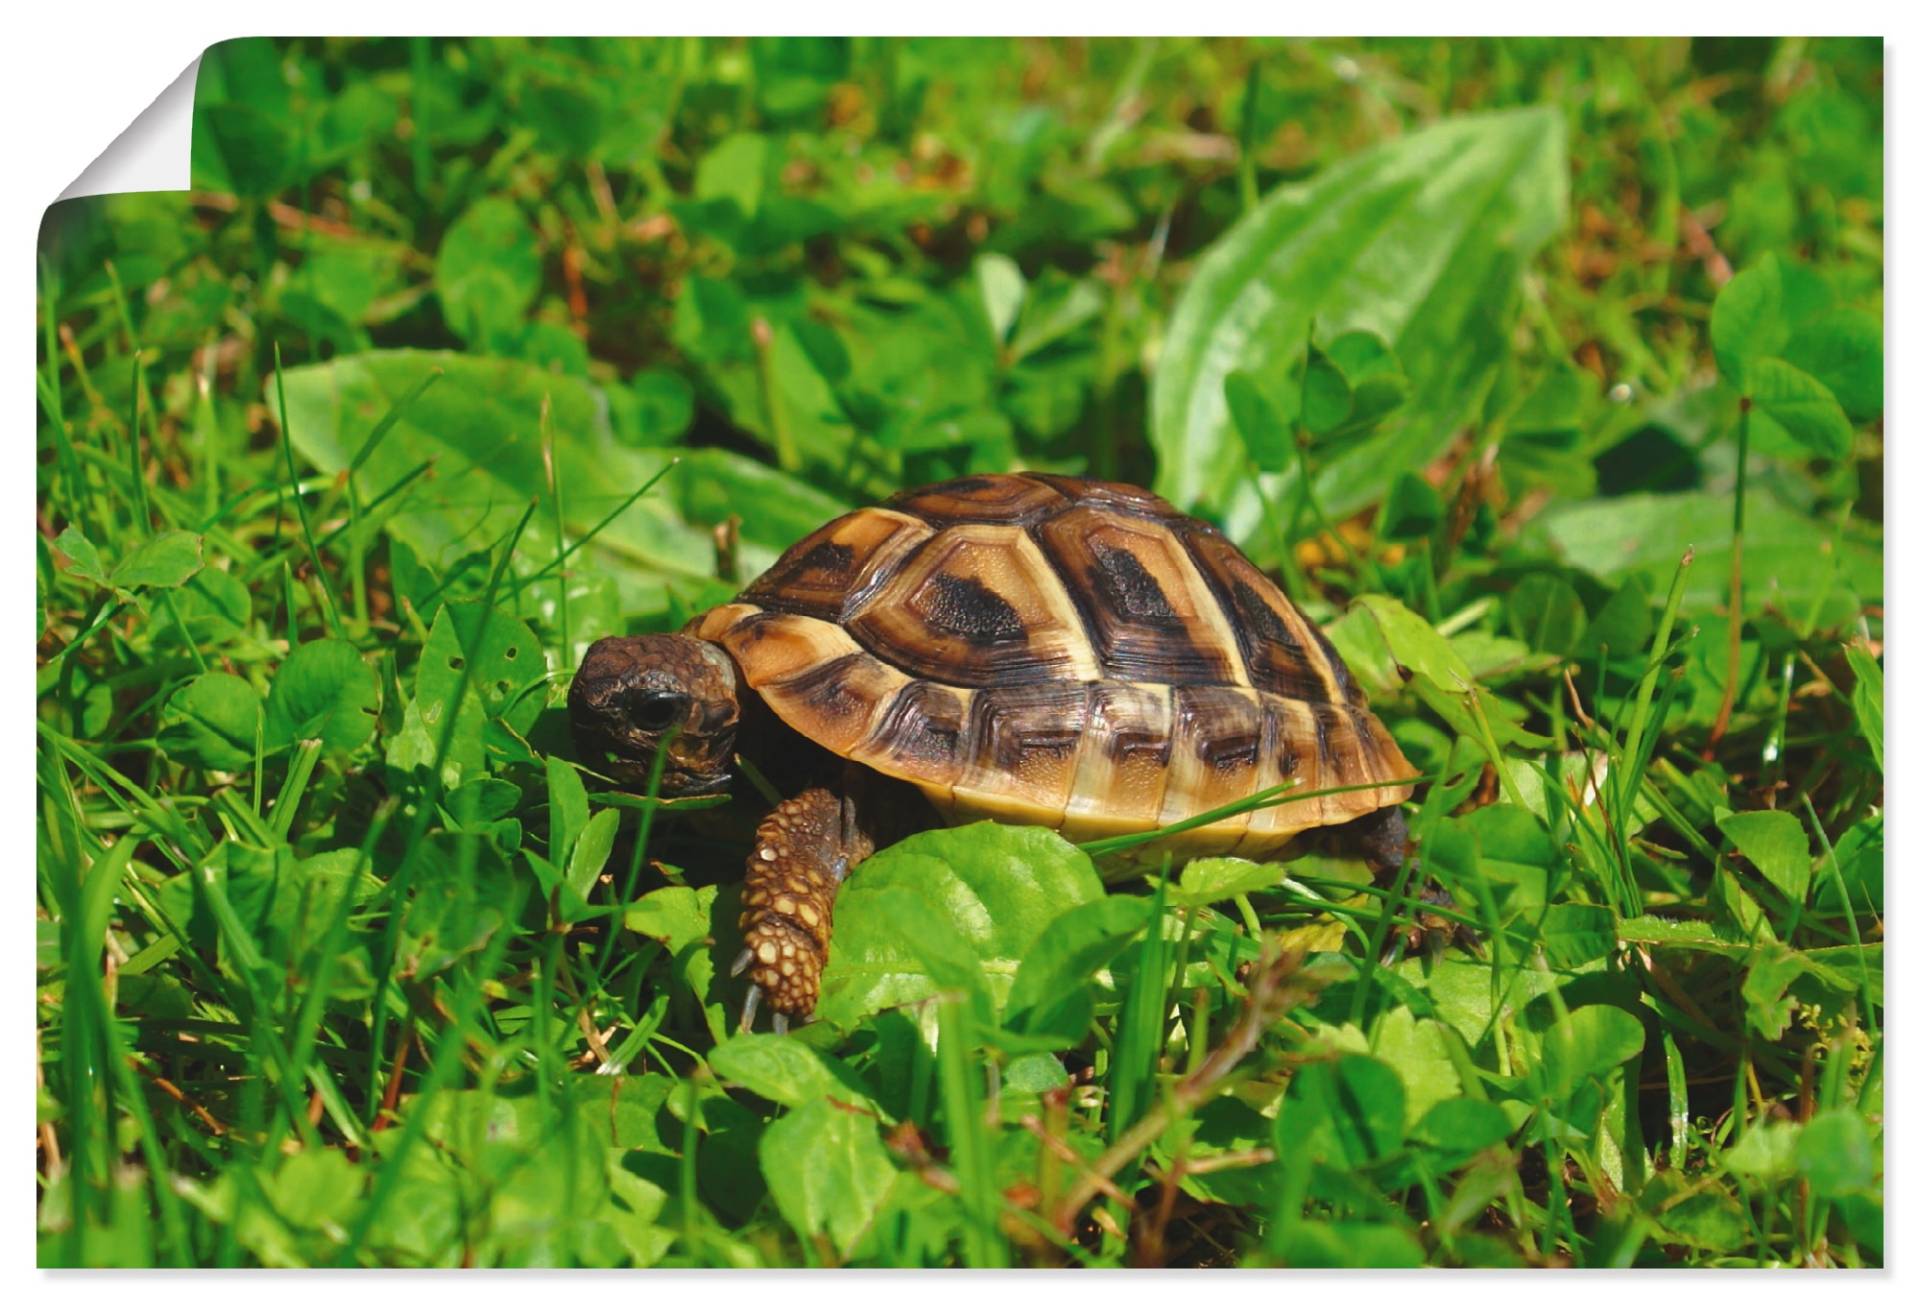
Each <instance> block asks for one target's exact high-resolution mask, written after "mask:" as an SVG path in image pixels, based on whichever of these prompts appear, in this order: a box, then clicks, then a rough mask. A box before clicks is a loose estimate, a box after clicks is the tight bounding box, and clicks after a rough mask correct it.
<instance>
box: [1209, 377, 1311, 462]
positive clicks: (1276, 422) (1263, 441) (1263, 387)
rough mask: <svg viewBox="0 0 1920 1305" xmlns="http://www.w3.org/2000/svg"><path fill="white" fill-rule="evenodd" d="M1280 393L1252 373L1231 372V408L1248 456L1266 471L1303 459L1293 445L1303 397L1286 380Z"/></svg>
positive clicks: (1228, 382) (1228, 393)
mask: <svg viewBox="0 0 1920 1305" xmlns="http://www.w3.org/2000/svg"><path fill="white" fill-rule="evenodd" d="M1281 384H1282V387H1283V389H1284V393H1282V394H1279V395H1276V394H1273V393H1271V392H1270V391H1269V387H1268V385H1267V384H1266V383H1264V382H1263V381H1262V380H1261V379H1260V378H1259V377H1256V376H1254V375H1253V374H1252V373H1251V372H1243V371H1236V372H1229V373H1228V374H1227V379H1226V382H1225V392H1226V400H1227V411H1228V413H1229V415H1230V416H1231V418H1232V421H1233V428H1234V430H1235V432H1236V433H1238V435H1239V436H1240V443H1241V445H1242V446H1244V447H1245V449H1246V451H1247V456H1248V457H1250V458H1252V459H1253V465H1254V466H1256V467H1258V468H1260V470H1262V471H1268V472H1277V471H1285V470H1286V469H1287V468H1288V467H1290V466H1292V465H1293V464H1294V462H1295V461H1296V460H1297V459H1298V458H1299V456H1300V455H1299V454H1298V453H1297V452H1296V451H1295V449H1294V444H1293V418H1294V411H1295V409H1296V408H1298V406H1299V403H1300V399H1299V394H1298V391H1297V389H1296V388H1295V387H1293V386H1292V385H1290V384H1288V383H1286V382H1282V383H1281Z"/></svg>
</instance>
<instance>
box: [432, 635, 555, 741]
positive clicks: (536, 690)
mask: <svg viewBox="0 0 1920 1305" xmlns="http://www.w3.org/2000/svg"><path fill="white" fill-rule="evenodd" d="M463 677H465V679H466V683H467V691H466V693H467V696H466V698H465V700H464V702H463V703H462V705H461V709H460V710H461V714H462V715H465V714H466V713H467V712H468V711H471V710H474V709H475V706H476V704H478V709H479V711H481V712H483V713H484V714H485V716H486V717H487V718H488V719H499V720H502V721H504V722H505V723H506V724H507V725H508V726H510V727H511V728H512V729H513V731H514V732H515V733H516V734H520V735H522V736H524V735H525V734H526V733H527V731H528V730H529V729H530V728H532V726H533V722H534V721H535V720H536V719H537V718H538V717H539V715H540V712H541V710H542V708H544V707H545V706H546V701H547V695H546V678H547V658H546V653H545V651H544V650H543V649H542V648H541V647H540V641H539V640H538V639H536V638H534V635H533V631H532V630H530V629H529V628H527V623H526V622H525V621H522V620H520V619H519V618H518V617H516V616H514V615H512V614H511V613H509V612H504V611H499V610H495V611H493V612H492V613H491V614H489V613H487V611H486V608H485V606H484V605H483V604H481V603H479V602H460V603H448V604H446V605H445V606H443V607H442V608H441V609H440V610H439V611H438V612H437V613H435V614H434V618H433V626H432V628H431V629H430V630H429V631H428V632H427V642H426V644H425V646H424V647H422V648H421V650H420V664H419V667H418V668H417V670H416V672H415V675H414V695H415V701H416V702H417V703H418V704H419V705H420V711H421V715H422V717H423V718H424V719H425V721H426V723H427V725H428V726H429V728H432V729H434V730H438V729H439V728H440V722H441V720H442V718H443V715H444V713H445V712H446V710H447V709H448V708H449V706H450V705H451V704H452V702H453V698H454V694H455V693H456V692H457V691H458V689H459V687H460V682H461V679H462V678H463Z"/></svg>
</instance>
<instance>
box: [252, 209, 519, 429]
mask: <svg viewBox="0 0 1920 1305" xmlns="http://www.w3.org/2000/svg"><path fill="white" fill-rule="evenodd" d="M433 286H434V290H435V291H436V292H438V294H439V296H440V309H441V312H442V313H443V314H444V315H445V317H446V319H447V325H448V326H450V327H452V328H453V330H454V331H455V332H456V333H457V334H458V335H459V336H460V337H461V338H462V339H463V340H466V341H467V342H468V343H469V344H473V345H479V346H482V347H487V346H491V345H492V344H493V343H495V342H496V341H498V340H500V339H501V338H502V337H504V336H506V335H508V334H510V333H511V332H513V331H514V330H515V329H516V328H517V327H518V326H519V325H520V323H521V321H522V320H524V319H525V317H526V312H527V309H528V308H529V307H530V306H531V305H532V303H533V299H534V296H535V295H536V294H538V293H539V292H540V251H539V249H538V247H537V246H536V245H535V244H534V238H533V228H531V227H530V226H528V225H527V219H526V216H525V215H524V214H522V213H521V211H520V207H519V205H517V204H515V203H513V202H512V201H511V200H506V199H501V198H499V197H497V196H489V197H488V198H486V199H482V200H480V201H479V202H477V203H476V204H474V205H473V207H472V208H469V209H468V210H467V211H466V212H464V213H462V214H461V215H460V217H459V218H458V220H456V221H455V222H454V224H453V225H452V226H451V227H448V228H447V234H446V236H445V237H444V238H443V239H442V240H441V242H440V252H439V254H438V255H437V256H436V257H435V259H434V264H433ZM291 401H292V399H291V394H289V402H291ZM295 429H296V430H297V429H298V426H297V425H296V427H295Z"/></svg>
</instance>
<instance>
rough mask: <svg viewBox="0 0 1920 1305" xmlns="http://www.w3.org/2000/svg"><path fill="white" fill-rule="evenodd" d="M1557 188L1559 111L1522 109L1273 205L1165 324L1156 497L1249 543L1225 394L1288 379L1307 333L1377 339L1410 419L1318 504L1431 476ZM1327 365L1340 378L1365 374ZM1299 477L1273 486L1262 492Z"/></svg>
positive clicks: (1376, 440) (1325, 180) (1490, 356)
mask: <svg viewBox="0 0 1920 1305" xmlns="http://www.w3.org/2000/svg"><path fill="white" fill-rule="evenodd" d="M1566 188H1567V164H1566V140H1565V129H1564V127H1563V125H1562V123H1561V119H1560V114H1559V111H1558V110H1554V109H1527V110H1521V111H1516V112H1507V113H1493V114H1481V115H1471V116H1466V117H1461V118H1455V119H1452V120H1449V121H1447V122H1444V123H1440V124H1438V125H1436V126H1433V127H1429V128H1426V129H1425V130H1422V131H1418V132H1414V133H1412V134H1410V135H1407V136H1405V137H1402V138H1400V139H1398V140H1394V141H1390V142H1387V143H1386V144H1383V145H1380V146H1377V147H1375V148H1373V149H1371V150H1368V151H1366V152H1365V153H1363V154H1359V155H1356V156H1354V157H1353V158H1351V159H1348V160H1347V161H1345V162H1344V163H1340V164H1338V165H1336V166H1334V167H1332V168H1329V169H1327V170H1326V171H1325V172H1323V173H1321V174H1320V175H1318V176H1316V177H1313V178H1311V179H1310V180H1308V181H1305V182H1302V183H1299V184H1296V185H1291V186H1286V187H1283V188H1281V189H1279V190H1277V191H1275V192H1274V193H1273V194H1271V195H1269V196H1268V197H1267V198H1266V200H1265V201H1264V202H1262V203H1261V204H1260V206H1259V207H1258V208H1256V209H1255V210H1253V212H1251V213H1249V214H1248V215H1247V216H1246V217H1245V218H1243V219H1241V221H1240V222H1239V223H1237V224H1236V225H1235V226H1234V227H1233V228H1232V230H1230V231H1229V232H1228V233H1227V234H1226V235H1225V236H1224V237H1223V238H1222V239H1221V240H1220V241H1219V243H1218V244H1216V245H1215V246H1214V247H1213V248H1212V249H1210V250H1209V251H1208V252H1207V253H1206V254H1205V255H1204V256H1203V257H1202V258H1201V260H1200V264H1199V267H1198V269H1197V270H1196V272H1195V274H1194V279H1193V282H1192V284H1191V285H1190V286H1189V287H1188V289H1187V291H1186V294H1185V296H1184V297H1183V298H1182V299H1181V301H1180V304H1179V306H1178V308H1177V309H1176V310H1175V312H1174V315H1173V320H1172V322H1171V323H1170V324H1169V326H1168V328H1167V344H1166V349H1165V351H1164V353H1163V354H1162V355H1161V360H1160V364H1159V368H1158V370H1157V371H1156V372H1155V373H1154V378H1153V392H1152V396H1151V410H1152V411H1151V422H1150V432H1149V433H1150V438H1151V440H1152V443H1153V446H1154V451H1155V453H1156V454H1157V455H1158V459H1159V474H1158V476H1157V477H1156V480H1155V488H1157V489H1158V490H1159V491H1160V493H1162V494H1164V495H1166V496H1167V497H1168V498H1169V499H1171V500H1173V501H1174V502H1175V503H1178V504H1180V505H1181V506H1182V507H1193V506H1196V505H1201V504H1204V505H1206V507H1207V508H1208V509H1209V514H1210V515H1212V516H1214V517H1215V518H1216V519H1219V520H1221V521H1222V523H1223V524H1224V525H1225V526H1226V527H1227V529H1228V530H1229V531H1230V532H1232V533H1234V534H1235V535H1236V536H1237V537H1241V538H1245V537H1247V536H1248V535H1250V534H1251V533H1253V531H1254V528H1255V527H1256V526H1257V525H1258V524H1259V520H1260V515H1261V514H1260V504H1259V499H1258V496H1257V495H1256V494H1255V491H1254V487H1253V486H1252V485H1250V484H1248V483H1247V478H1246V474H1245V471H1244V464H1243V462H1242V460H1241V459H1239V458H1238V457H1234V456H1230V455H1229V454H1228V453H1227V452H1226V451H1225V450H1226V449H1227V446H1228V444H1229V442H1230V441H1232V440H1233V438H1234V435H1233V432H1232V430H1231V429H1230V427H1231V422H1230V420H1229V415H1228V410H1227V399H1226V394H1225V391H1224V384H1225V381H1226V378H1227V376H1228V375H1229V374H1230V373H1232V372H1234V371H1247V372H1251V373H1253V374H1255V375H1260V376H1272V375H1274V374H1275V373H1276V372H1278V373H1281V374H1286V373H1288V372H1289V371H1292V372H1297V371H1298V361H1299V357H1300V351H1301V349H1302V348H1304V347H1305V344H1306V339H1307V328H1308V324H1309V323H1310V322H1314V323H1317V324H1318V325H1319V327H1320V328H1321V329H1323V330H1324V331H1325V332H1326V333H1327V334H1328V335H1329V336H1330V337H1333V338H1335V339H1338V338H1339V337H1340V336H1342V335H1344V334H1346V333H1347V332H1350V331H1354V330H1366V331H1371V332H1373V333H1374V334H1375V335H1377V336H1379V337H1380V339H1381V340H1382V341H1384V342H1385V343H1386V344H1387V345H1389V346H1390V347H1391V349H1392V351H1393V352H1394V353H1395V354H1396V355H1397V356H1398V358H1399V361H1400V364H1401V366H1402V368H1403V369H1404V372H1405V375H1406V379H1407V387H1408V402H1407V405H1406V412H1405V416H1404V417H1403V419H1402V420H1400V421H1398V422H1397V423H1394V424H1392V425H1391V426H1388V427H1385V428H1383V429H1381V430H1380V431H1379V432H1378V433H1377V434H1376V435H1374V436H1371V437H1369V438H1366V439H1360V440H1356V441H1354V442H1353V443H1352V444H1351V445H1350V446H1348V447H1346V448H1343V449H1342V450H1341V452H1340V454H1339V456H1337V457H1336V458H1334V459H1333V460H1332V461H1331V462H1329V463H1328V464H1327V465H1326V466H1325V467H1324V469H1323V470H1321V471H1319V472H1318V473H1317V474H1316V482H1317V487H1318V490H1319V494H1320V500H1321V503H1322V504H1323V506H1325V507H1326V509H1327V510H1328V511H1329V512H1331V513H1333V514H1334V515H1336V516H1337V515H1339V514H1341V513H1344V512H1347V511H1349V510H1351V509H1353V508H1355V507H1357V506H1359V505H1361V504H1364V503H1367V502H1370V501H1372V500H1375V499H1377V498H1379V497H1380V496H1381V495H1382V494H1384V493H1385V491H1386V488H1387V486H1388V485H1390V484H1391V483H1392V481H1393V478H1394V477H1395V476H1396V475H1397V474H1399V473H1400V472H1401V471H1404V470H1408V469H1410V468H1415V467H1420V466H1424V465H1425V464H1426V463H1428V462H1430V461H1431V460H1432V459H1433V458H1434V456H1435V455H1437V454H1438V453H1439V452H1440V450H1441V449H1442V448H1443V447H1444V446H1445V444H1446V441H1447V440H1448V439H1450V438H1451V437H1452V436H1453V434H1454V433H1455V432H1456V431H1457V430H1458V429H1459V428H1460V427H1461V426H1462V425H1465V424H1466V423H1467V422H1468V421H1470V420H1472V419H1473V415H1474V413H1475V411H1476V410H1477V408H1478V406H1479V404H1480V401H1481V398H1482V396H1483V394H1484V392H1485V389H1486V387H1487V385H1488V384H1489V383H1490V382H1491V380H1492V377H1493V374H1494V370H1495V368H1496V366H1497V365H1498V363H1499V362H1500V360H1501V358H1502V357H1503V356H1504V355H1505V353H1506V350H1507V341H1508V334H1509V326H1510V322H1511V315H1512V311H1513V307H1514V302H1515V292H1516V288H1517V287H1518V285H1519V279H1520V274H1521V272H1522V270H1523V269H1524V268H1525V267H1526V265H1527V262H1528V260H1529V259H1530V258H1531V257H1532V256H1533V253H1534V252H1535V251H1536V250H1537V249H1539V248H1540V246H1541V245H1542V244H1543V243H1544V242H1545V241H1546V239H1547V237H1548V236H1550V235H1551V234H1552V233H1553V231H1554V230H1555V229H1556V228H1557V227H1558V226H1559V225H1560V223H1561V221H1562V218H1563V217H1564V215H1565V212H1566V203H1567V201H1566ZM1336 358H1337V360H1338V361H1339V363H1340V366H1341V368H1342V370H1347V368H1348V365H1349V363H1350V362H1357V361H1358V359H1357V357H1356V358H1338V356H1337V355H1336ZM1348 377H1349V379H1350V380H1351V379H1352V373H1351V372H1350V371H1349V372H1348ZM1387 383H1388V384H1391V382H1387ZM1386 397H1387V396H1386V395H1381V396H1379V397H1378V398H1377V399H1376V398H1371V397H1370V398H1369V400H1368V403H1369V405H1370V406H1372V405H1374V404H1375V403H1378V402H1382V401H1384V400H1385V398H1386ZM1293 474H1295V473H1293V472H1292V471H1290V470H1282V471H1280V472H1278V473H1275V474H1274V477H1273V478H1274V480H1275V482H1276V484H1275V485H1274V487H1273V489H1272V490H1270V491H1269V496H1270V497H1272V496H1273V494H1274V493H1275V492H1277V491H1278V490H1279V489H1281V488H1282V487H1283V486H1284V483H1285V481H1286V480H1288V479H1290V478H1291V476H1292V475H1293Z"/></svg>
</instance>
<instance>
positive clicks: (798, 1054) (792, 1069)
mask: <svg viewBox="0 0 1920 1305" xmlns="http://www.w3.org/2000/svg"><path fill="white" fill-rule="evenodd" d="M707 1064H708V1065H710V1066H712V1068H713V1072H714V1073H715V1074H717V1075H719V1077H720V1079H721V1081H722V1082H725V1083H729V1084H731V1085H733V1086H734V1087H742V1088H745V1089H746V1090H747V1091H749V1092H752V1093H755V1094H756V1095H758V1096H763V1097H765V1098H766V1099H767V1100H769V1101H772V1102H775V1103H777V1104H779V1105H783V1106H788V1107H797V1106H804V1105H805V1104H806V1103H807V1102H809V1101H823V1100H826V1099H827V1098H829V1097H831V1098H833V1099H835V1100H837V1101H839V1102H840V1103H841V1104H842V1105H852V1106H863V1107H870V1106H871V1104H872V1103H871V1101H870V1100H869V1098H868V1096H867V1093H866V1091H865V1090H864V1089H863V1088H861V1087H860V1086H859V1084H858V1083H857V1081H855V1079H854V1077H853V1074H852V1072H851V1071H849V1070H847V1069H846V1068H845V1067H844V1066H834V1065H832V1064H830V1063H829V1062H828V1060H827V1059H826V1058H825V1057H824V1056H823V1055H822V1054H821V1053H820V1052H818V1051H815V1050H814V1049H813V1048H811V1047H809V1046H807V1045H806V1044H805V1043H803V1042H801V1041H799V1039H797V1038H791V1037H783V1036H781V1035H779V1034H776V1033H748V1034H743V1035H742V1036H740V1037H736V1038H730V1039H728V1040H727V1041H725V1042H723V1043H721V1044H720V1045H719V1046H717V1047H715V1048H714V1049H713V1050H712V1051H710V1052H708V1053H707ZM836 1070H837V1072H836Z"/></svg>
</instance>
